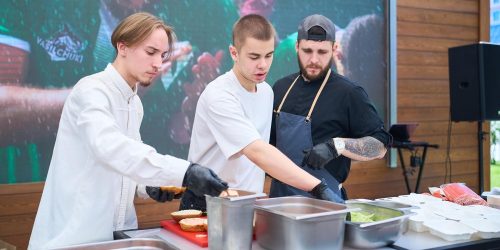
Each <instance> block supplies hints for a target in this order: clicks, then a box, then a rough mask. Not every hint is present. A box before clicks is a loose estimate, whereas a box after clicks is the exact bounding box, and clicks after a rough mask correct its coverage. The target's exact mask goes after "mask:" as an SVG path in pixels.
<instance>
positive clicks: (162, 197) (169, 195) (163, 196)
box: [146, 186, 182, 202]
mask: <svg viewBox="0 0 500 250" xmlns="http://www.w3.org/2000/svg"><path fill="white" fill-rule="evenodd" d="M146 193H147V194H148V195H149V197H151V199H153V200H155V201H158V202H165V201H171V200H173V199H179V198H181V197H182V193H180V194H177V195H176V194H175V193H174V192H168V191H163V190H161V188H160V187H150V186H146Z"/></svg>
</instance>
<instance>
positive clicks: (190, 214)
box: [170, 209, 203, 222]
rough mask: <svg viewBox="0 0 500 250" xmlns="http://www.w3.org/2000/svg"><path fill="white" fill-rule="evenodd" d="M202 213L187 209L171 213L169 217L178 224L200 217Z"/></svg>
mask: <svg viewBox="0 0 500 250" xmlns="http://www.w3.org/2000/svg"><path fill="white" fill-rule="evenodd" d="M202 213H203V212H202V211H200V210H195V209H187V210H180V211H176V212H172V213H171V214H170V215H171V216H172V219H174V220H175V221H177V222H179V221H180V220H182V219H186V218H197V217H200V216H201V215H202Z"/></svg>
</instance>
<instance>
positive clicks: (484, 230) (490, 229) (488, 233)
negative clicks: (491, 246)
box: [460, 219, 500, 239]
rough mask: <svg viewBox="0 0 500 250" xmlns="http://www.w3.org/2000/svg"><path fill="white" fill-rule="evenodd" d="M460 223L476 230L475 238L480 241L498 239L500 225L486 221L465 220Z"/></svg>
mask: <svg viewBox="0 0 500 250" xmlns="http://www.w3.org/2000/svg"><path fill="white" fill-rule="evenodd" d="M460 223H462V224H464V225H466V226H468V227H470V228H473V229H475V230H477V233H476V234H477V236H478V237H479V238H481V239H491V238H498V237H500V224H499V223H494V222H491V221H488V220H486V219H465V220H461V221H460Z"/></svg>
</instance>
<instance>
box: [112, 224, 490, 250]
mask: <svg viewBox="0 0 500 250" xmlns="http://www.w3.org/2000/svg"><path fill="white" fill-rule="evenodd" d="M114 237H115V239H126V238H153V239H161V240H164V241H166V242H168V243H169V245H172V246H174V247H176V248H177V249H182V250H191V249H192V250H203V249H205V250H208V248H202V247H199V246H197V245H195V244H194V243H191V242H189V241H187V240H185V239H183V238H181V237H180V236H177V235H175V234H173V233H171V232H169V231H167V230H165V229H163V228H159V227H158V228H149V229H138V230H125V231H117V232H114ZM499 248H500V238H495V239H485V240H467V241H452V242H449V241H445V240H443V239H440V238H438V237H436V236H434V235H431V234H430V233H429V232H424V233H417V232H413V231H408V232H406V233H405V234H403V235H402V236H401V238H399V240H398V241H396V243H394V245H392V246H388V247H383V248H377V249H400V250H404V249H467V250H469V249H471V250H473V249H477V250H484V249H499ZM252 249H254V250H262V249H263V248H261V247H260V246H259V245H258V244H257V242H256V241H253V243H252ZM344 249H352V248H348V247H344Z"/></svg>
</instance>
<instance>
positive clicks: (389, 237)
mask: <svg viewBox="0 0 500 250" xmlns="http://www.w3.org/2000/svg"><path fill="white" fill-rule="evenodd" d="M346 206H347V207H348V208H358V209H361V211H362V212H367V213H372V214H375V215H377V216H380V217H385V218H386V219H383V220H379V221H375V222H364V223H363V222H351V221H348V220H346V222H345V224H346V226H345V239H344V243H345V244H346V245H347V246H350V247H355V248H377V247H382V246H387V245H390V244H393V243H394V242H395V241H396V240H398V239H399V237H400V236H401V235H402V233H403V232H404V231H405V230H406V227H407V219H408V217H409V216H410V215H411V214H412V213H410V212H407V211H401V210H398V209H393V208H388V207H382V206H378V205H374V204H372V202H349V203H347V204H346Z"/></svg>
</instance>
